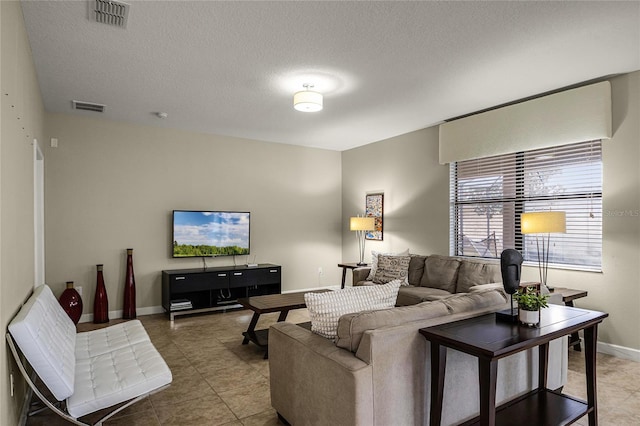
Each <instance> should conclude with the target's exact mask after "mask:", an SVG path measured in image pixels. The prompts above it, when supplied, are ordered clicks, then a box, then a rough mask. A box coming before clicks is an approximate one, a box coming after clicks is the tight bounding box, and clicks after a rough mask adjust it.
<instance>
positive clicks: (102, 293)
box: [93, 265, 109, 324]
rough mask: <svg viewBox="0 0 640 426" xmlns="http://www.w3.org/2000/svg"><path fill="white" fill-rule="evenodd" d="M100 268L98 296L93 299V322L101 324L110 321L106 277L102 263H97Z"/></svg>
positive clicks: (97, 286)
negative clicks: (103, 273)
mask: <svg viewBox="0 0 640 426" xmlns="http://www.w3.org/2000/svg"><path fill="white" fill-rule="evenodd" d="M96 268H97V269H98V278H97V283H96V297H95V299H94V300H93V322H94V323H95V324H101V323H103V322H109V299H107V289H106V287H105V286H104V277H103V276H102V265H96Z"/></svg>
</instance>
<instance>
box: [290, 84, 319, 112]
mask: <svg viewBox="0 0 640 426" xmlns="http://www.w3.org/2000/svg"><path fill="white" fill-rule="evenodd" d="M302 87H304V90H303V91H301V92H296V94H294V95H293V107H294V108H295V109H296V110H298V111H302V112H317V111H321V110H322V94H321V93H318V92H314V91H312V90H309V88H312V87H313V84H303V85H302Z"/></svg>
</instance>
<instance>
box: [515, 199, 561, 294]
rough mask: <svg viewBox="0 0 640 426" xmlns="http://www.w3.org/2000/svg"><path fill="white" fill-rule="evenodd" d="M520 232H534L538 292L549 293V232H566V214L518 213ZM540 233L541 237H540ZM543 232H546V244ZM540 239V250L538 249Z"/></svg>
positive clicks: (550, 212)
mask: <svg viewBox="0 0 640 426" xmlns="http://www.w3.org/2000/svg"><path fill="white" fill-rule="evenodd" d="M520 232H521V233H522V234H535V236H536V246H537V248H538V270H539V272H540V292H541V293H543V294H548V293H549V287H547V270H548V269H549V234H551V233H565V232H567V215H566V213H565V212H552V211H548V212H533V213H522V215H520ZM540 234H542V238H540ZM544 234H547V238H546V240H547V241H546V244H545V238H544ZM540 240H542V250H541V249H540Z"/></svg>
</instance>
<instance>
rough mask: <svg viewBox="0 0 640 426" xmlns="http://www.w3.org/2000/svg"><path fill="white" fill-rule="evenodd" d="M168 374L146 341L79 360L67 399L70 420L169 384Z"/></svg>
mask: <svg viewBox="0 0 640 426" xmlns="http://www.w3.org/2000/svg"><path fill="white" fill-rule="evenodd" d="M171 380H172V377H171V370H169V367H167V364H166V363H165V362H164V360H163V359H162V356H160V354H159V353H158V351H157V350H156V348H155V347H154V346H153V344H152V343H151V342H150V341H146V342H140V343H135V344H133V345H131V346H128V347H124V348H120V349H117V350H114V351H110V352H106V353H104V354H102V355H98V356H94V357H91V358H86V359H79V360H78V362H77V365H76V373H75V386H76V388H75V392H74V393H73V395H71V396H70V397H69V398H68V399H67V410H68V411H69V414H71V415H72V416H73V417H76V418H78V417H82V416H84V415H86V414H89V413H92V412H94V411H97V410H100V409H102V408H105V407H110V406H112V405H115V404H119V403H121V402H124V401H128V400H129V399H132V398H135V397H137V396H139V395H144V394H146V393H148V392H150V391H152V390H154V389H157V388H159V387H161V386H164V385H167V384H169V383H171Z"/></svg>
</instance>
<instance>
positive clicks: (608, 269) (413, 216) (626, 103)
mask: <svg viewBox="0 0 640 426" xmlns="http://www.w3.org/2000/svg"><path fill="white" fill-rule="evenodd" d="M611 85H612V115H613V120H612V121H613V132H614V133H613V138H612V139H611V140H605V141H604V142H603V158H604V200H603V202H604V206H603V209H604V218H603V232H604V236H603V259H602V263H603V272H602V273H591V272H578V271H567V270H551V271H550V272H549V280H550V281H551V282H553V284H555V285H557V286H566V287H573V288H581V289H585V290H588V292H589V296H588V297H587V298H586V299H580V300H578V301H576V305H577V306H580V307H584V308H590V309H597V310H601V311H605V312H608V313H609V314H610V316H609V318H608V319H607V320H605V322H604V323H603V325H602V326H601V328H600V330H599V340H600V341H602V342H606V343H609V344H610V345H609V346H607V347H604V348H601V349H602V350H605V351H609V352H613V353H615V352H616V349H617V348H616V347H615V346H616V345H617V346H622V347H624V348H626V349H627V350H626V351H625V353H624V354H623V355H625V356H629V355H630V354H631V356H633V357H635V358H636V359H640V333H639V332H638V324H640V309H638V306H639V305H640V173H639V165H640V105H639V104H640V99H639V98H640V72H635V73H632V74H629V75H624V76H620V77H616V78H613V79H611ZM342 158H343V161H342V168H343V181H342V194H343V195H342V197H343V198H342V205H343V210H342V214H343V224H342V229H343V258H344V259H343V260H344V261H353V260H354V259H355V258H356V254H357V246H356V241H355V237H354V236H353V235H351V233H350V232H349V231H348V225H347V218H348V217H349V216H351V215H353V214H355V213H362V211H363V209H364V207H363V206H364V196H365V194H366V193H368V192H378V191H380V192H384V194H385V212H384V217H385V222H384V223H385V234H384V241H383V242H371V241H368V242H367V258H368V257H369V254H370V250H372V249H381V250H390V251H399V250H403V249H406V248H409V249H410V250H411V252H413V253H422V254H429V253H439V254H447V253H448V252H449V240H448V232H449V216H448V214H449V212H448V179H449V178H448V170H449V169H448V166H441V165H439V164H438V129H437V127H431V128H428V129H425V130H420V131H417V132H413V133H409V134H406V135H402V136H399V137H396V138H392V139H388V140H385V141H382V142H378V143H374V144H371V145H367V146H364V147H360V148H356V149H353V150H350V151H345V152H343V156H342ZM523 278H524V279H525V280H535V279H536V278H537V269H535V268H525V270H524V271H523ZM611 345H614V346H611ZM629 349H630V350H629Z"/></svg>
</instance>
